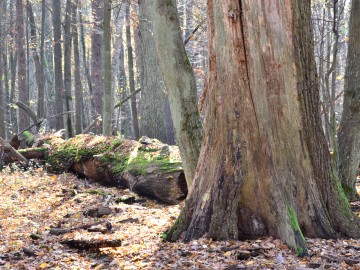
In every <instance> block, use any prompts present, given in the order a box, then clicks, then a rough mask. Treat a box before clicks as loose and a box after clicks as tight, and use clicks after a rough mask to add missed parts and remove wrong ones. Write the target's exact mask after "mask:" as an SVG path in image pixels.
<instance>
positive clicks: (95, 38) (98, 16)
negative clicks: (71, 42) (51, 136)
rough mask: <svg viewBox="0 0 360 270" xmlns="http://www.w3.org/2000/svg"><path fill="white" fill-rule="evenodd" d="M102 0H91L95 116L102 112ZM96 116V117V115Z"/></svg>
mask: <svg viewBox="0 0 360 270" xmlns="http://www.w3.org/2000/svg"><path fill="white" fill-rule="evenodd" d="M101 3H103V1H100V0H93V1H92V4H91V5H92V15H93V20H94V26H93V32H92V36H91V79H92V86H93V90H94V92H93V100H94V104H95V111H96V114H97V116H100V115H102V113H103V94H104V90H103V88H104V81H103V73H102V44H103V41H102V36H103V33H102V32H103V27H102V23H103V10H102V4H101ZM97 116H96V117H97ZM96 133H97V134H100V133H101V127H100V128H97V130H96Z"/></svg>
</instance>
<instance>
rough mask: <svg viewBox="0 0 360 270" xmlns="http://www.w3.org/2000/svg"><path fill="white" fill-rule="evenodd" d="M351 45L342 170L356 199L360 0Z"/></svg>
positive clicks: (352, 22) (359, 143)
mask: <svg viewBox="0 0 360 270" xmlns="http://www.w3.org/2000/svg"><path fill="white" fill-rule="evenodd" d="M348 44H349V45H348V46H349V49H348V55H347V65H346V71H345V87H344V90H345V92H344V103H343V113H342V117H341V122H340V127H339V131H338V143H339V155H338V170H339V178H340V180H341V183H342V186H343V188H344V191H345V194H346V196H347V197H348V198H349V199H350V200H354V199H358V198H359V196H358V194H357V192H356V188H355V183H356V176H357V170H358V167H359V163H360V151H359V149H360V88H359V85H360V62H359V59H360V0H353V1H352V7H351V15H350V22H349V43H348Z"/></svg>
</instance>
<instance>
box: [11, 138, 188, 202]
mask: <svg viewBox="0 0 360 270" xmlns="http://www.w3.org/2000/svg"><path fill="white" fill-rule="evenodd" d="M41 140H42V141H44V142H45V143H46V144H47V145H49V146H47V147H46V146H44V147H42V148H29V149H22V150H19V152H20V154H22V155H23V156H24V157H25V158H27V159H32V158H37V159H44V160H45V162H46V164H47V169H48V170H49V171H51V172H55V173H62V172H65V171H71V172H75V173H77V174H79V175H81V176H86V177H88V178H92V179H95V180H97V181H99V182H101V183H103V184H106V185H112V186H119V187H125V188H129V189H130V190H132V191H133V192H135V193H137V194H140V195H144V196H149V197H153V198H157V199H159V200H161V201H163V202H166V203H169V204H177V203H179V202H181V201H182V200H184V199H185V198H186V195H187V186H186V180H185V175H184V172H183V169H182V164H181V159H180V154H179V149H178V147H176V146H168V145H166V144H163V143H161V142H159V141H158V140H155V139H153V140H151V143H150V144H148V145H143V144H141V143H139V142H137V141H130V140H121V139H119V138H116V137H112V138H109V137H103V136H90V135H78V136H76V137H74V138H72V139H70V140H68V141H64V140H62V139H60V138H57V137H53V136H49V137H47V136H45V137H43V138H41ZM12 161H13V160H11V159H10V160H7V162H8V163H9V162H12Z"/></svg>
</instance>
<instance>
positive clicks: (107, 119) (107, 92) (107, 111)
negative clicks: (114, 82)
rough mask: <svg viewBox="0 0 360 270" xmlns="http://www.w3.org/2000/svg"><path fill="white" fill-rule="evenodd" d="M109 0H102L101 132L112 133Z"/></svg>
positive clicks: (107, 134) (108, 134) (109, 134)
mask: <svg viewBox="0 0 360 270" xmlns="http://www.w3.org/2000/svg"><path fill="white" fill-rule="evenodd" d="M110 23H111V0H105V1H104V25H103V28H104V39H103V40H104V45H103V46H104V47H103V48H104V57H103V59H104V106H103V134H104V135H105V136H111V133H112V111H113V108H112V105H113V103H112V95H111V94H112V91H111V25H110Z"/></svg>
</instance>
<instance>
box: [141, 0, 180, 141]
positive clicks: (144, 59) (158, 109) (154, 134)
mask: <svg viewBox="0 0 360 270" xmlns="http://www.w3.org/2000/svg"><path fill="white" fill-rule="evenodd" d="M150 5H152V3H151V2H149V1H146V0H141V1H139V41H140V47H141V49H140V52H141V55H140V59H141V75H140V80H141V82H140V84H141V89H142V91H141V99H140V115H141V118H140V133H141V135H143V136H147V137H150V138H156V139H158V140H160V141H162V142H164V143H168V144H174V143H175V138H174V137H173V136H174V133H173V131H172V130H168V126H167V112H166V107H165V106H166V102H169V101H168V91H167V90H166V88H165V85H164V83H163V81H164V79H163V76H162V73H161V69H160V65H159V60H158V55H157V52H156V47H155V41H154V37H153V25H152V21H151V20H150V19H151V18H149V16H148V11H149V9H150ZM170 114H171V112H170ZM171 122H172V121H171Z"/></svg>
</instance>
